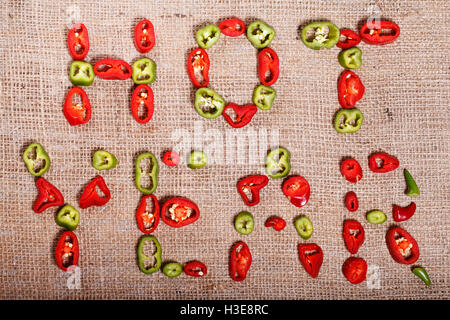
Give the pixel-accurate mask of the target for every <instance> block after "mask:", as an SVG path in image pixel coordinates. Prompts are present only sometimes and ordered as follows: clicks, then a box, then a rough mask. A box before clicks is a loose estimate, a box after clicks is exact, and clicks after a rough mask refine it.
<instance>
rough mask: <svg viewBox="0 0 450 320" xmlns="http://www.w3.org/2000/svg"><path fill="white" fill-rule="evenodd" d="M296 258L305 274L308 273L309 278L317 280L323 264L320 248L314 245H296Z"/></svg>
mask: <svg viewBox="0 0 450 320" xmlns="http://www.w3.org/2000/svg"><path fill="white" fill-rule="evenodd" d="M298 256H299V258H300V262H301V263H302V265H303V268H305V270H306V272H308V273H309V275H310V276H311V277H313V278H317V276H318V275H319V271H320V267H321V266H322V262H323V251H322V248H320V247H319V246H318V245H317V244H315V243H308V244H301V243H300V244H299V245H298Z"/></svg>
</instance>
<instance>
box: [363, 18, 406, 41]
mask: <svg viewBox="0 0 450 320" xmlns="http://www.w3.org/2000/svg"><path fill="white" fill-rule="evenodd" d="M383 30H385V31H386V30H390V31H389V32H388V33H387V32H383ZM359 34H360V36H361V39H362V41H364V42H365V43H367V44H375V45H383V44H388V43H392V42H394V41H395V40H396V39H397V38H398V36H399V35H400V27H399V26H398V25H397V24H396V23H395V22H392V21H369V22H367V23H366V24H364V25H363V26H362V27H361V30H360V31H359Z"/></svg>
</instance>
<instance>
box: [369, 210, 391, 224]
mask: <svg viewBox="0 0 450 320" xmlns="http://www.w3.org/2000/svg"><path fill="white" fill-rule="evenodd" d="M386 220H387V216H386V214H385V213H384V212H383V211H380V210H372V211H370V212H369V213H368V214H367V221H369V223H371V224H381V223H383V222H385V221H386Z"/></svg>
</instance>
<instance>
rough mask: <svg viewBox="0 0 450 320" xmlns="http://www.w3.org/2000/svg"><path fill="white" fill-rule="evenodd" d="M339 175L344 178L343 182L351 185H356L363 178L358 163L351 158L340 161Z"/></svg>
mask: <svg viewBox="0 0 450 320" xmlns="http://www.w3.org/2000/svg"><path fill="white" fill-rule="evenodd" d="M341 174H342V175H343V176H344V178H345V180H347V181H349V182H351V183H357V182H358V181H359V180H361V179H362V177H363V173H362V168H361V166H360V165H359V162H358V161H356V160H355V159H353V158H351V159H345V160H344V161H342V163H341Z"/></svg>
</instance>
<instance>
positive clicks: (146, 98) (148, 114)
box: [131, 84, 154, 123]
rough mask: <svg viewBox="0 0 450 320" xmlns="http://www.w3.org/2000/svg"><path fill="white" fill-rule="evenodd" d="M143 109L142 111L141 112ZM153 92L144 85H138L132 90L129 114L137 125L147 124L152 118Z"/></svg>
mask: <svg viewBox="0 0 450 320" xmlns="http://www.w3.org/2000/svg"><path fill="white" fill-rule="evenodd" d="M143 109H144V110H143ZM153 111H154V105H153V90H152V88H150V87H149V86H148V85H146V84H140V85H138V86H137V87H136V88H135V89H134V90H133V96H132V97H131V114H132V115H133V118H134V120H136V121H137V122H139V123H147V122H149V121H150V120H151V119H152V117H153Z"/></svg>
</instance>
